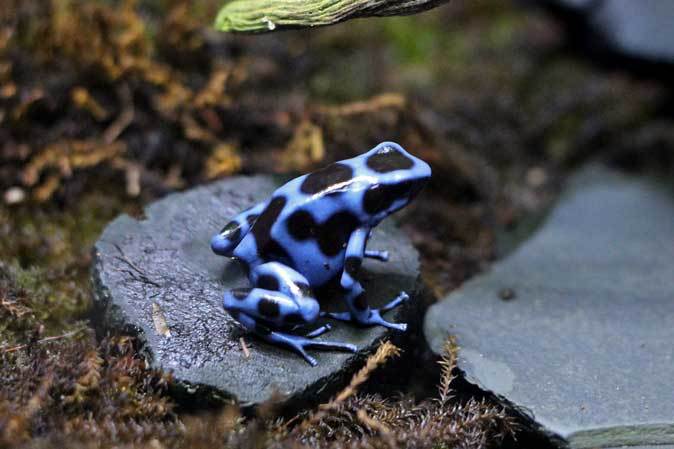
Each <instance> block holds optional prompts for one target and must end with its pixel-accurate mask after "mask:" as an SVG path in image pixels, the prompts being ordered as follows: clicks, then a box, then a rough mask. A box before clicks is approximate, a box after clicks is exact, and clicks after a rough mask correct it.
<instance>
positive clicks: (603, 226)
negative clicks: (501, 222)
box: [424, 167, 674, 448]
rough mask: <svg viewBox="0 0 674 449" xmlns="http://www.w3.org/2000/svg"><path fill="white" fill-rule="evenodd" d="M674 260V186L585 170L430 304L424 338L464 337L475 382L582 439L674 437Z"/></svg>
mask: <svg viewBox="0 0 674 449" xmlns="http://www.w3.org/2000/svg"><path fill="white" fill-rule="evenodd" d="M673 261H674V201H673V198H672V195H671V191H668V190H667V189H664V188H662V187H661V186H657V185H655V184H653V183H651V182H647V181H645V180H639V179H633V178H629V177H626V176H623V175H619V174H616V173H614V172H610V171H608V170H607V169H600V168H598V167H593V168H591V169H586V170H585V171H584V172H583V173H581V174H579V175H577V176H576V177H575V178H574V180H573V181H572V187H570V188H569V189H568V191H567V193H566V195H564V196H563V199H562V200H561V201H560V203H559V204H558V205H557V207H556V208H555V209H554V210H553V211H552V212H551V214H550V216H549V217H548V218H547V220H546V221H545V224H544V225H542V227H541V228H540V229H539V230H538V232H536V233H535V234H534V235H533V236H532V237H531V238H530V239H529V240H528V241H526V242H525V243H523V244H522V245H521V246H520V247H519V248H518V249H517V250H515V251H514V252H513V253H512V254H510V255H509V256H508V257H507V258H506V259H505V260H503V261H502V262H499V263H496V264H495V265H494V266H493V267H492V268H491V269H490V270H489V271H488V272H487V273H485V274H483V275H480V276H478V277H477V278H475V279H472V280H470V281H469V282H467V283H466V284H465V285H464V286H462V287H461V288H460V289H459V290H458V291H455V292H453V293H451V294H450V295H449V296H448V297H446V298H445V299H444V300H442V301H440V302H439V303H437V304H435V305H434V306H432V307H431V308H430V309H429V311H428V313H427V314H426V318H425V323H424V332H425V335H426V339H427V341H428V342H429V344H430V345H431V347H432V348H433V350H434V351H436V352H439V351H440V350H441V348H442V344H443V341H444V340H445V338H446V336H447V335H448V334H454V335H456V336H457V339H458V344H459V346H460V348H461V349H460V354H459V355H460V357H459V362H458V363H459V368H461V369H462V370H463V371H464V372H465V375H466V377H467V379H468V380H469V381H470V382H472V383H475V384H477V385H478V386H480V387H481V388H483V389H485V390H490V391H492V392H494V393H496V394H497V395H499V396H501V397H503V398H505V399H507V400H508V401H511V402H512V403H514V404H516V405H519V406H523V407H525V408H527V409H529V410H530V411H531V412H532V413H533V416H534V418H535V419H536V421H538V422H539V423H540V424H542V425H543V426H544V427H546V428H547V429H549V430H550V431H551V432H553V433H556V434H558V435H560V436H562V437H563V438H566V439H568V440H569V441H570V443H571V445H572V446H573V447H578V448H590V447H607V446H620V445H638V444H672V443H674V396H673V395H674V262H673ZM504 289H511V290H512V291H513V293H514V297H512V299H510V300H508V301H504V300H503V299H502V298H501V297H500V295H499V292H501V291H502V290H504ZM501 296H503V295H501Z"/></svg>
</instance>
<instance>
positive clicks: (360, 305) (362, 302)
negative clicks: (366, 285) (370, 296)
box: [353, 292, 368, 310]
mask: <svg viewBox="0 0 674 449" xmlns="http://www.w3.org/2000/svg"><path fill="white" fill-rule="evenodd" d="M353 306H354V307H355V308H356V309H358V310H367V308H368V305H367V298H366V297H365V292H362V293H361V294H360V295H358V296H356V298H355V299H354V300H353Z"/></svg>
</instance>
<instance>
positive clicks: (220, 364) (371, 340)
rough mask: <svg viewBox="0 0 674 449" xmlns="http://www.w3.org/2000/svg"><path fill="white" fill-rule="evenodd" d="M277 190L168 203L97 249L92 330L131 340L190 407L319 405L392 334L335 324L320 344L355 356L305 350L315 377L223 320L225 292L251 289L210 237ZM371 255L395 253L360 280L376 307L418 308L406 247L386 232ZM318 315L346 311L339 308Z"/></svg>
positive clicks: (245, 188) (223, 190) (124, 220)
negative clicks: (169, 374) (233, 402)
mask: <svg viewBox="0 0 674 449" xmlns="http://www.w3.org/2000/svg"><path fill="white" fill-rule="evenodd" d="M275 185H276V184H275V183H274V182H273V181H272V179H270V178H267V177H251V178H246V177H239V178H233V179H229V180H225V181H222V182H218V183H215V184H211V185H208V186H205V187H200V188H196V189H193V190H191V191H188V192H185V193H179V194H173V195H170V196H168V197H166V198H164V199H162V200H160V201H157V202H156V203H153V204H151V205H150V206H148V207H147V209H146V211H145V215H146V217H145V218H144V219H143V220H140V221H138V220H135V219H133V218H131V217H128V216H126V215H124V216H120V217H118V218H117V219H116V220H115V221H113V222H112V223H111V224H110V225H109V226H108V227H107V228H106V229H105V231H104V232H103V235H102V236H101V238H100V240H99V241H98V242H97V244H96V247H95V265H94V271H93V279H94V286H95V288H94V289H95V293H96V310H97V313H96V315H95V320H96V323H97V325H98V326H99V327H100V328H103V329H112V330H122V331H124V332H126V331H132V332H134V333H137V334H138V335H139V336H140V338H141V340H142V341H143V342H144V347H145V351H146V353H147V356H148V358H149V360H151V362H152V365H153V366H155V367H159V368H163V369H165V370H171V371H173V373H174V376H175V379H176V381H177V385H178V390H177V392H178V393H180V394H184V395H190V396H187V399H188V400H192V401H195V402H194V403H196V404H202V403H205V402H212V401H214V400H221V399H228V398H236V399H238V401H239V402H240V403H242V404H244V405H245V404H255V403H260V402H262V401H265V400H266V399H269V398H270V397H271V396H272V395H273V394H274V393H275V392H279V393H281V394H284V395H287V396H289V399H306V398H307V397H310V396H309V395H313V396H315V397H316V398H318V397H319V396H317V394H318V393H319V392H321V393H322V396H321V397H323V396H325V394H327V393H329V392H334V391H335V390H336V389H338V388H340V387H342V386H343V385H344V384H345V381H347V380H348V378H349V376H350V374H351V373H352V372H353V370H354V369H355V368H357V367H359V366H360V365H359V360H358V359H359V358H363V356H364V355H365V354H366V353H367V352H368V351H370V350H371V349H372V348H373V347H374V346H375V345H376V344H377V343H378V341H379V340H380V339H382V338H383V337H385V336H387V335H389V333H388V332H387V331H385V330H384V329H383V328H381V327H372V328H366V329H363V328H357V327H353V326H351V325H349V324H345V323H339V322H333V324H334V328H333V330H332V331H331V332H329V333H327V334H326V335H325V336H324V337H320V338H321V339H326V340H327V339H329V340H336V341H345V342H350V343H353V344H355V345H357V346H358V348H359V349H361V351H360V353H359V354H356V355H354V354H348V353H343V352H336V351H327V352H325V351H323V352H322V351H318V350H311V354H312V355H315V356H316V358H317V360H318V362H319V364H318V366H317V367H315V368H312V367H310V366H309V365H308V364H307V363H306V362H305V361H304V360H303V359H302V358H301V357H299V356H298V355H296V354H295V353H293V352H290V351H289V350H286V349H282V348H279V347H276V346H272V345H269V344H267V343H264V342H262V341H258V340H257V339H255V338H253V337H252V336H250V335H248V334H246V333H245V332H244V331H242V330H241V329H240V328H239V327H238V325H237V324H236V323H235V321H234V320H233V319H232V318H231V317H229V315H227V314H226V312H224V310H223V308H222V296H223V292H224V291H225V290H226V289H230V288H234V287H242V286H243V287H245V286H248V280H247V279H246V278H245V276H244V275H243V273H242V271H241V269H240V268H239V266H238V264H237V263H236V262H233V261H230V260H228V259H226V258H223V257H219V256H217V255H215V254H213V253H212V252H211V249H210V246H209V244H210V238H211V236H212V234H214V233H216V232H217V231H219V230H220V229H221V228H222V226H223V224H224V223H226V222H227V220H228V219H229V218H231V217H232V216H234V215H235V214H236V213H238V212H240V211H241V210H243V209H244V208H246V207H248V206H250V205H252V204H254V203H255V202H257V201H260V200H262V199H264V198H266V197H268V196H269V194H270V193H271V192H272V191H273V189H274V188H275ZM370 247H371V248H373V249H374V248H381V249H385V248H386V249H389V250H390V254H391V260H390V261H389V262H387V263H382V262H378V261H370V260H368V261H366V262H365V263H364V266H363V271H364V272H363V273H362V275H361V279H362V280H363V284H364V286H365V288H366V290H367V294H368V301H369V302H370V304H372V305H375V306H376V305H381V304H383V303H385V302H386V301H387V300H389V299H391V298H393V297H394V296H396V295H397V294H398V293H399V292H400V291H401V290H406V291H408V292H409V293H410V295H411V296H412V298H413V300H412V302H413V303H414V302H415V298H414V295H415V293H416V289H417V278H418V269H419V266H418V260H417V259H418V254H417V252H416V251H415V249H414V248H413V246H412V245H411V243H410V242H409V240H408V239H407V238H406V237H405V236H404V234H403V233H402V232H401V231H400V230H398V229H397V228H396V227H394V226H393V225H392V224H391V223H388V224H386V223H384V224H383V225H382V226H380V227H379V228H377V230H376V231H375V233H374V235H373V238H372V242H371V244H370ZM322 307H324V308H325V309H333V310H334V309H338V310H344V309H345V307H344V305H343V304H340V303H338V302H337V303H334V304H333V303H329V304H322ZM412 310H414V305H411V306H408V307H403V308H401V310H400V311H398V312H390V313H389V315H388V318H389V319H395V320H397V321H404V320H414V319H415V318H414V316H415V315H418V314H419V313H418V311H416V312H415V313H411V311H412ZM395 313H398V315H402V314H406V315H407V316H401V317H399V316H394V315H393V314H395ZM416 320H417V322H418V321H420V320H419V319H418V318H417V319H416ZM412 324H413V323H412ZM417 327H418V326H417ZM241 337H243V338H244V339H245V341H246V342H247V346H248V348H249V350H250V357H249V358H246V357H245V356H244V352H243V351H242V346H241V344H240V338H241ZM183 399H184V397H183Z"/></svg>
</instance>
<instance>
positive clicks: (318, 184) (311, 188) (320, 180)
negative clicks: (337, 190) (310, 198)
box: [300, 162, 353, 195]
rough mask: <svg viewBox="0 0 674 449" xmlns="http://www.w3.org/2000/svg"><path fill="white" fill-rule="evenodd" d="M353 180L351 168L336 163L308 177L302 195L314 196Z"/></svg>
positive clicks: (303, 183) (302, 187)
mask: <svg viewBox="0 0 674 449" xmlns="http://www.w3.org/2000/svg"><path fill="white" fill-rule="evenodd" d="M351 178H353V170H352V169H351V167H349V166H348V165H345V164H341V163H339V162H336V163H334V164H330V165H328V166H327V167H325V168H322V169H320V170H318V171H315V172H313V173H310V174H309V175H307V177H306V178H305V179H304V182H302V186H301V187H300V190H301V191H302V193H306V194H309V195H312V194H314V193H319V192H322V191H324V190H327V189H329V188H330V187H332V186H334V185H335V184H340V183H342V182H346V181H349V180H350V179H351Z"/></svg>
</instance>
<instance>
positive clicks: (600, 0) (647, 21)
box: [548, 0, 674, 63]
mask: <svg viewBox="0 0 674 449" xmlns="http://www.w3.org/2000/svg"><path fill="white" fill-rule="evenodd" d="M548 1H549V0H548ZM554 1H556V2H557V3H560V4H562V5H564V6H566V7H569V8H572V9H576V10H578V11H579V12H582V13H583V14H584V15H585V17H586V18H587V21H588V23H589V24H590V26H591V27H592V28H593V30H594V31H595V32H596V33H598V35H600V36H601V38H602V39H603V40H604V41H605V42H606V43H608V44H609V45H611V46H612V47H613V48H614V49H616V50H618V51H620V52H622V53H625V54H628V55H630V56H635V57H639V58H643V59H650V60H654V61H666V62H670V63H671V62H674V45H672V42H674V26H673V25H672V24H674V2H672V1H671V0H639V1H633V0H554Z"/></svg>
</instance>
